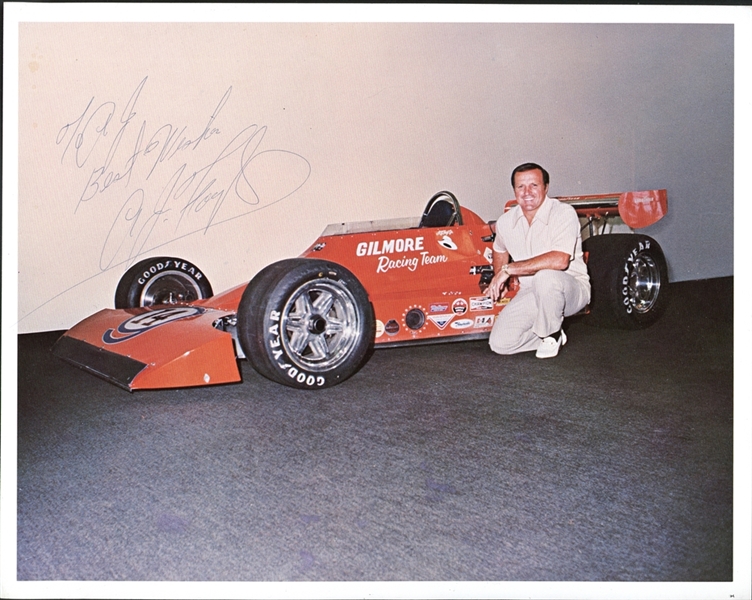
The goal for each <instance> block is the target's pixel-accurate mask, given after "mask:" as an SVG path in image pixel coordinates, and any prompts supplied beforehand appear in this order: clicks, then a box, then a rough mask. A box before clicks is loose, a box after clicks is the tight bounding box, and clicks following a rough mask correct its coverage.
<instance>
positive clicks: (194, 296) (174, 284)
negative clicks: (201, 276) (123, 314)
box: [140, 271, 203, 306]
mask: <svg viewBox="0 0 752 600" xmlns="http://www.w3.org/2000/svg"><path fill="white" fill-rule="evenodd" d="M202 297H203V296H202V294H201V289H200V288H199V287H198V285H196V282H195V281H194V280H193V279H191V278H190V277H187V276H186V275H184V274H182V273H181V272H180V271H166V272H164V273H160V274H158V275H156V276H154V277H153V278H152V279H150V280H149V282H148V283H147V284H146V285H145V286H144V289H143V291H142V292H141V303H140V305H141V306H154V305H155V304H179V303H184V302H193V301H194V300H199V299H201V298H202Z"/></svg>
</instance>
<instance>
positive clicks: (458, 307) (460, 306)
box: [452, 298, 467, 315]
mask: <svg viewBox="0 0 752 600" xmlns="http://www.w3.org/2000/svg"><path fill="white" fill-rule="evenodd" d="M452 312H453V313H454V314H455V315H464V314H465V313H466V312H467V300H465V299H464V298H457V299H456V300H455V301H454V302H452Z"/></svg>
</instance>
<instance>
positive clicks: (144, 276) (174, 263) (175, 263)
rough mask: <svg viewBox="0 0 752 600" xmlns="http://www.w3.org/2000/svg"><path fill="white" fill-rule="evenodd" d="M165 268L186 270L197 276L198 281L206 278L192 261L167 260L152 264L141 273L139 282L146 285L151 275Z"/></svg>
mask: <svg viewBox="0 0 752 600" xmlns="http://www.w3.org/2000/svg"><path fill="white" fill-rule="evenodd" d="M165 269H171V270H173V271H175V270H178V271H185V272H186V273H190V274H191V275H193V276H194V277H195V278H196V281H200V280H201V279H203V278H204V274H203V273H202V272H201V271H199V270H198V269H197V268H196V267H194V266H193V265H192V264H190V263H187V262H185V261H181V260H166V261H164V262H158V263H157V264H156V265H152V266H151V267H149V268H148V269H147V270H146V271H144V272H143V273H141V276H140V277H139V278H138V283H139V284H140V285H144V284H145V283H146V282H147V281H148V280H149V279H150V278H151V277H153V276H154V275H156V274H157V273H160V272H161V271H164V270H165Z"/></svg>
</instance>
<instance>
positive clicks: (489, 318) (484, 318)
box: [473, 315, 494, 329]
mask: <svg viewBox="0 0 752 600" xmlns="http://www.w3.org/2000/svg"><path fill="white" fill-rule="evenodd" d="M493 322H494V316H493V315H480V316H479V317H475V324H474V325H473V329H479V328H481V327H491V325H493Z"/></svg>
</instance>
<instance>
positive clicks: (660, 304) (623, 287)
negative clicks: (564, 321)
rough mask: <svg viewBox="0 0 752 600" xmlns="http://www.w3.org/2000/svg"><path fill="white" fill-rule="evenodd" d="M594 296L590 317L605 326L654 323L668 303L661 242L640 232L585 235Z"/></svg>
mask: <svg viewBox="0 0 752 600" xmlns="http://www.w3.org/2000/svg"><path fill="white" fill-rule="evenodd" d="M582 248H583V251H585V252H587V253H588V272H589V273H590V285H591V288H592V297H591V301H590V316H589V317H588V321H589V322H591V323H593V324H596V325H602V326H606V327H617V328H621V329H642V328H644V327H648V326H649V325H652V324H653V323H655V322H656V321H657V320H658V319H659V318H660V316H661V315H662V314H663V311H664V310H665V309H666V305H667V303H668V268H667V266H666V259H665V257H664V255H663V250H661V247H660V245H659V244H658V242H656V241H655V240H654V239H653V238H651V237H649V236H647V235H642V234H638V233H633V234H629V233H627V234H605V235H597V236H594V237H591V238H588V239H586V240H585V241H584V242H583V244H582Z"/></svg>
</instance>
